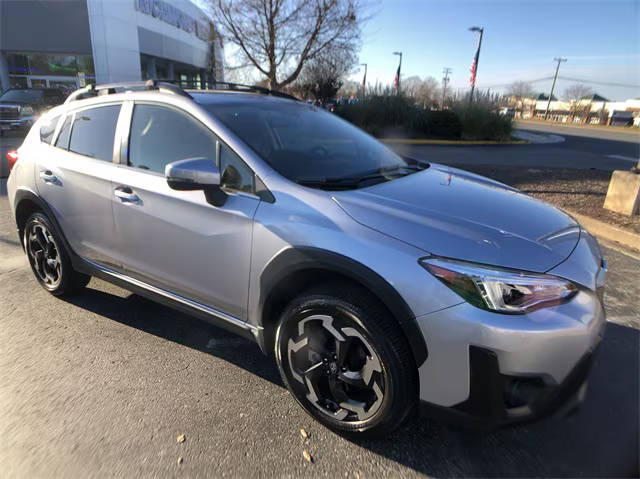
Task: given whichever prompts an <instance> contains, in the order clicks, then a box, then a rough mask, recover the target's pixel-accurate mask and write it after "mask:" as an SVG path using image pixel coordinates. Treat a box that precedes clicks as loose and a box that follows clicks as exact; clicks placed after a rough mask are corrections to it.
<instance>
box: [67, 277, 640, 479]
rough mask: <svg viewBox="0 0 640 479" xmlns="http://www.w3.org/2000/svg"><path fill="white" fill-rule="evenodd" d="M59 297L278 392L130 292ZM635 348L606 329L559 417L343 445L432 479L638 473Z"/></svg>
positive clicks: (232, 340)
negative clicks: (577, 395)
mask: <svg viewBox="0 0 640 479" xmlns="http://www.w3.org/2000/svg"><path fill="white" fill-rule="evenodd" d="M66 301H68V302H70V303H72V304H74V305H76V306H78V307H81V308H83V309H86V310H88V311H91V312H94V313H96V314H99V315H101V316H104V317H106V318H109V319H112V320H114V321H117V322H119V323H121V324H124V325H127V326H129V327H132V328H136V329H139V330H141V331H144V332H146V333H149V334H153V335H155V336H158V337H161V338H164V339H166V340H169V341H173V342H175V343H179V344H182V345H184V346H187V347H189V348H193V349H196V350H198V351H201V352H203V353H206V354H211V355H213V356H215V357H217V358H220V359H223V360H225V361H227V362H229V363H232V364H234V365H236V366H238V367H240V368H242V369H244V370H247V371H248V372H250V373H252V374H255V375H256V376H259V377H261V378H263V379H266V380H267V381H270V382H271V383H273V384H275V385H277V386H280V387H284V386H283V384H282V381H281V379H280V376H279V374H278V370H277V367H276V364H275V361H274V360H273V359H272V358H270V359H269V360H265V356H264V355H263V354H262V352H261V351H260V349H259V348H258V346H257V345H256V344H255V343H253V342H252V341H250V340H247V339H244V338H241V337H239V336H236V335H233V334H231V333H228V332H226V331H224V330H222V329H220V328H217V327H215V326H213V325H210V324H208V323H206V322H204V321H200V320H198V319H196V318H193V317H191V316H188V315H186V314H183V313H180V312H178V311H175V310H173V309H170V308H168V307H165V306H162V305H160V304H158V303H155V302H153V301H150V300H147V299H145V298H143V297H140V296H138V295H135V294H129V295H128V296H125V297H122V296H118V295H115V294H110V293H107V292H104V291H101V290H99V289H92V288H86V289H85V291H84V292H83V293H82V294H78V295H76V296H74V297H72V298H69V299H67V300H66ZM639 342H640V332H639V331H638V330H635V329H632V328H629V327H626V326H620V325H617V324H609V325H608V327H607V330H606V333H605V337H604V339H603V341H602V343H601V345H600V347H599V350H598V352H597V354H596V357H595V361H594V366H593V371H592V374H591V380H590V385H589V393H588V394H587V399H586V401H585V403H584V404H583V405H582V407H581V408H580V409H579V410H578V411H577V412H576V413H574V414H573V415H571V416H569V417H566V418H562V419H545V420H542V421H539V422H537V423H531V424H526V425H519V426H513V427H508V428H503V429H498V430H495V431H490V432H486V431H485V432H483V431H475V430H470V429H463V428H456V427H451V426H447V425H444V424H441V423H438V422H436V421H434V420H429V419H424V418H417V417H416V418H414V419H412V420H411V421H410V422H409V424H408V425H407V426H405V427H403V428H402V429H400V430H399V431H397V432H396V433H394V434H393V435H391V436H389V437H386V438H383V439H357V438H353V437H345V439H347V440H349V441H351V442H353V443H354V444H357V445H358V446H360V447H363V448H365V449H368V450H370V451H372V452H374V453H376V454H378V455H380V456H382V457H384V458H387V459H389V460H392V461H395V462H397V463H399V464H402V465H404V466H406V467H408V468H411V469H413V470H414V471H416V472H419V473H424V474H428V475H429V476H434V477H459V476H466V477H498V476H500V477H504V476H510V477H532V476H536V477H540V476H554V477H558V476H564V477H577V476H587V477H637V476H638V472H639V471H638V459H639V458H638V447H639V440H638V425H639V421H640V417H639V414H638V405H639V393H638V392H639V387H640V385H639V377H640V371H639V365H638V357H639Z"/></svg>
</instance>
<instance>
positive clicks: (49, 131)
mask: <svg viewBox="0 0 640 479" xmlns="http://www.w3.org/2000/svg"><path fill="white" fill-rule="evenodd" d="M59 119H60V115H58V116H54V117H53V118H51V119H50V120H49V121H47V122H46V123H45V124H44V125H42V127H40V141H41V142H43V143H46V144H47V145H50V144H51V140H53V133H54V132H55V131H56V126H57V125H58V120H59Z"/></svg>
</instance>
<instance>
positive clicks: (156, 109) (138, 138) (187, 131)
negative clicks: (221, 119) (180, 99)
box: [129, 104, 217, 174]
mask: <svg viewBox="0 0 640 479" xmlns="http://www.w3.org/2000/svg"><path fill="white" fill-rule="evenodd" d="M129 138H130V139H129V165H130V166H133V167H135V168H141V169H143V170H151V171H155V172H157V173H163V174H164V167H165V166H167V164H168V163H171V162H173V161H178V160H184V159H186V158H198V157H200V158H202V157H204V158H208V159H210V160H211V161H212V162H214V163H215V161H216V140H217V138H216V136H215V135H214V134H213V133H212V132H211V131H209V130H208V129H207V128H205V127H204V125H202V124H201V123H200V122H199V121H197V120H196V119H195V118H192V117H190V116H188V115H185V114H183V113H180V112H178V111H176V110H174V109H172V108H167V107H163V106H157V105H144V104H141V105H136V106H135V108H134V110H133V120H132V122H131V133H130V137H129Z"/></svg>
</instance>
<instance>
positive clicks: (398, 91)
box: [393, 52, 402, 95]
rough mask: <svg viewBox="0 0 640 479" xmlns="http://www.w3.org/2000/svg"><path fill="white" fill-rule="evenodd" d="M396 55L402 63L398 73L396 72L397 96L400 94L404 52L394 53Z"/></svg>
mask: <svg viewBox="0 0 640 479" xmlns="http://www.w3.org/2000/svg"><path fill="white" fill-rule="evenodd" d="M393 54H394V55H399V56H400V63H398V71H397V72H396V79H397V82H396V94H398V95H399V94H400V70H401V68H402V52H393Z"/></svg>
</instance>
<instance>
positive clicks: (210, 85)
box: [162, 80, 299, 101]
mask: <svg viewBox="0 0 640 479" xmlns="http://www.w3.org/2000/svg"><path fill="white" fill-rule="evenodd" d="M162 81H163V82H166V83H180V84H181V85H183V84H185V83H188V84H190V87H193V88H190V89H192V90H193V93H197V91H198V90H201V91H202V92H205V91H212V90H213V91H215V90H232V91H245V92H254V93H262V94H263V95H271V96H276V97H279V98H288V99H289V100H296V101H299V100H298V98H296V97H295V96H293V95H289V94H288V93H283V92H281V91H277V90H271V89H269V88H265V87H262V86H257V85H245V84H242V83H231V82H225V81H216V80H213V81H207V80H204V81H197V80H196V81H191V82H185V81H184V80H182V81H181V80H162ZM203 87H204V88H203ZM188 88H189V87H188Z"/></svg>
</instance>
